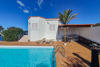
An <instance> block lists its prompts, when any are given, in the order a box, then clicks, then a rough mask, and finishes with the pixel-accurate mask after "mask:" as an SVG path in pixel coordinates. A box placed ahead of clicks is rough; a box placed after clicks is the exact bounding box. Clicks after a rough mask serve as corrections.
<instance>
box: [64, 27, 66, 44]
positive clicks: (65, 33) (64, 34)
mask: <svg viewBox="0 0 100 67" xmlns="http://www.w3.org/2000/svg"><path fill="white" fill-rule="evenodd" d="M64 42H65V43H66V28H64Z"/></svg>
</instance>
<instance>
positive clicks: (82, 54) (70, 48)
mask: <svg viewBox="0 0 100 67" xmlns="http://www.w3.org/2000/svg"><path fill="white" fill-rule="evenodd" d="M58 44H61V45H62V46H63V47H64V49H65V55H66V57H78V58H80V59H81V60H83V62H84V64H85V65H86V67H89V66H88V65H87V64H88V63H90V62H91V50H90V48H89V47H88V46H86V45H84V44H80V43H77V42H71V43H67V45H66V46H64V45H63V42H58V41H57V42H53V43H52V44H46V43H45V42H44V43H42V44H37V43H36V42H4V41H1V42H0V45H23V46H27V45H28V46H54V47H56V46H57V45H58ZM63 60H65V58H63V56H62V55H61V54H60V53H58V52H57V53H56V64H57V67H65V66H66V64H65V63H64V61H63ZM99 60H100V59H99ZM65 61H66V60H65Z"/></svg>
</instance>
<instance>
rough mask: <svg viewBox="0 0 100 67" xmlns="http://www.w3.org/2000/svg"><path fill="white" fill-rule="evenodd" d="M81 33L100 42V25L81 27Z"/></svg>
mask: <svg viewBox="0 0 100 67" xmlns="http://www.w3.org/2000/svg"><path fill="white" fill-rule="evenodd" d="M79 35H81V36H83V37H86V38H88V39H90V40H93V41H95V42H97V43H100V26H98V27H90V28H80V32H79Z"/></svg>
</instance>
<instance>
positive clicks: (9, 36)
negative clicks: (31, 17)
mask: <svg viewBox="0 0 100 67" xmlns="http://www.w3.org/2000/svg"><path fill="white" fill-rule="evenodd" d="M22 31H23V30H22V29H20V28H17V27H10V28H7V30H4V31H2V33H3V34H4V37H3V40H4V41H17V40H18V35H19V34H20V33H21V32H22Z"/></svg>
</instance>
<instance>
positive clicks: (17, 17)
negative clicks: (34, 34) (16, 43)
mask: <svg viewBox="0 0 100 67" xmlns="http://www.w3.org/2000/svg"><path fill="white" fill-rule="evenodd" d="M68 8H69V9H72V10H73V12H72V13H73V14H75V13H79V15H78V16H77V18H78V19H77V20H76V19H73V20H71V22H70V24H89V23H94V24H95V23H99V22H100V0H0V25H2V26H3V27H4V28H5V29H6V28H7V27H11V26H15V27H20V28H22V29H24V30H27V29H28V17H29V16H42V17H45V18H54V17H58V15H59V14H58V12H61V13H63V10H67V9H68Z"/></svg>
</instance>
